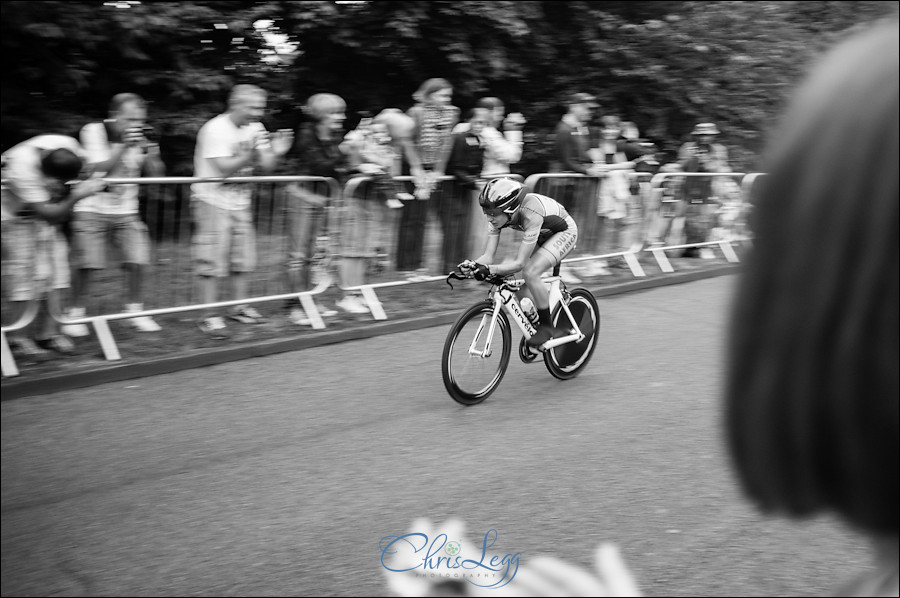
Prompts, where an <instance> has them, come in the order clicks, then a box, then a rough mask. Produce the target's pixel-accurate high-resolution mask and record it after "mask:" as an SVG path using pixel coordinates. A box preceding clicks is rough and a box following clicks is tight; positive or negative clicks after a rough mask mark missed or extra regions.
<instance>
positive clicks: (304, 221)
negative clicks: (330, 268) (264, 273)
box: [286, 93, 368, 326]
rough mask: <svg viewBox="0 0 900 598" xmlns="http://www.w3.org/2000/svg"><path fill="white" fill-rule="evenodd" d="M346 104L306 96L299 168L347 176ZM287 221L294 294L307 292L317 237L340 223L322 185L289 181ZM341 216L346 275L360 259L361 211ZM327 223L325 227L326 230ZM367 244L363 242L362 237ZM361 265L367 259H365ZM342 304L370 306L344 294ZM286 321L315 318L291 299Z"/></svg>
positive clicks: (356, 309) (329, 312) (326, 312)
mask: <svg viewBox="0 0 900 598" xmlns="http://www.w3.org/2000/svg"><path fill="white" fill-rule="evenodd" d="M346 109H347V103H346V102H345V101H344V99H343V98H341V97H340V96H337V95H335V94H333V93H317V94H314V95H312V96H310V97H309V99H307V101H306V104H305V105H304V106H303V114H304V117H305V121H304V122H303V123H302V124H301V125H300V128H299V130H298V132H297V137H296V143H295V144H294V148H293V150H292V158H294V160H293V162H296V172H297V173H298V174H302V175H306V176H322V177H329V178H333V179H335V180H336V181H337V182H338V184H339V185H343V183H344V182H345V181H346V179H347V174H348V173H349V172H350V170H351V164H350V162H349V160H348V157H347V155H346V154H345V153H344V152H343V151H342V150H341V147H340V146H341V142H342V141H343V134H344V121H345V120H346V118H347V116H346ZM286 191H287V221H288V260H287V278H288V286H289V288H290V290H291V292H300V291H308V290H310V289H311V288H312V282H313V281H312V274H313V271H312V269H313V258H314V256H315V252H316V242H317V239H318V238H319V236H321V235H323V234H325V235H327V234H328V232H327V231H328V230H329V229H331V230H333V231H334V232H337V228H336V227H337V224H338V223H337V222H336V221H335V220H334V219H332V220H329V218H333V216H331V213H329V211H328V209H327V208H328V207H329V206H328V204H329V202H331V201H332V200H334V199H337V198H332V197H329V196H328V195H327V194H323V193H322V192H321V191H322V189H321V188H320V185H319V184H309V183H291V184H290V185H288V186H287V189H286ZM348 207H349V208H351V209H348V210H346V211H345V213H344V218H343V219H342V223H341V224H342V225H343V226H344V230H343V231H342V232H343V234H342V235H341V237H342V240H343V241H344V242H345V245H344V249H343V251H344V252H345V253H347V254H348V255H350V256H351V257H350V258H349V260H342V264H341V268H342V270H343V273H342V277H344V276H346V272H347V270H349V269H352V268H353V267H355V265H356V264H357V262H360V261H361V260H358V259H357V257H356V256H355V252H356V247H357V246H356V243H357V240H356V239H353V238H352V228H353V227H354V226H355V224H356V221H357V218H358V217H359V215H358V214H357V213H356V212H355V211H354V210H353V209H352V208H355V207H356V206H355V204H354V205H349V206H348ZM326 227H327V228H326ZM363 242H364V241H363ZM362 263H363V264H364V263H365V262H362ZM338 306H339V307H341V308H343V309H345V310H346V311H349V312H350V313H366V312H368V309H367V308H366V307H365V305H364V304H363V303H362V302H361V300H357V299H350V297H349V295H348V296H345V297H344V298H342V300H341V301H340V302H339V303H338ZM287 307H288V309H289V310H290V311H289V314H288V319H289V320H290V321H291V322H292V323H293V324H296V325H298V326H309V325H311V324H312V321H311V320H310V319H309V316H308V314H307V313H306V311H305V310H304V309H303V306H302V305H301V304H300V301H299V300H296V299H295V300H292V301H290V302H289V303H288V305H287ZM317 311H318V312H319V314H320V315H322V316H324V317H331V316H335V315H337V312H336V311H335V310H333V309H330V308H327V307H324V306H321V305H318V306H317Z"/></svg>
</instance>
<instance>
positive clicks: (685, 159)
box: [678, 123, 731, 257]
mask: <svg viewBox="0 0 900 598" xmlns="http://www.w3.org/2000/svg"><path fill="white" fill-rule="evenodd" d="M691 135H692V136H693V137H694V140H693V141H689V142H687V143H685V144H684V145H682V146H681V149H679V150H678V162H679V163H680V164H681V166H682V169H683V170H684V172H731V168H730V167H729V166H728V150H727V149H726V148H725V146H724V145H722V144H721V143H716V142H715V140H716V136H717V135H719V129H718V127H716V125H715V124H714V123H699V124H698V125H697V126H696V127H694V130H693V131H692V132H691ZM681 190H682V193H683V195H684V209H685V212H684V235H685V240H684V242H685V243H686V244H691V243H702V242H704V241H706V240H707V239H708V237H709V232H710V229H711V228H712V226H711V216H712V214H713V213H714V212H715V211H716V210H717V209H718V207H719V205H720V201H719V198H718V197H716V196H715V195H714V194H713V192H712V190H713V186H712V177H697V176H693V177H685V179H684V183H683V184H682V187H681ZM704 250H705V251H703V252H702V253H703V254H704V255H703V257H711V250H709V249H708V248H704ZM700 255H701V251H700V249H699V248H697V247H688V248H686V249H685V250H684V252H683V253H682V257H698V256H700Z"/></svg>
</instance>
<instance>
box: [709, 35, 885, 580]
mask: <svg viewBox="0 0 900 598" xmlns="http://www.w3.org/2000/svg"><path fill="white" fill-rule="evenodd" d="M897 40H898V26H897V21H896V20H892V21H890V22H888V23H885V24H882V25H879V26H877V27H876V28H874V29H871V30H869V31H867V32H865V33H863V34H861V35H860V34H858V35H856V36H854V37H852V38H850V39H849V40H846V41H844V42H843V43H841V44H840V45H839V46H837V47H836V48H835V49H834V50H832V51H831V52H830V53H829V54H828V55H827V56H826V57H825V59H824V60H823V61H822V62H821V63H820V64H819V65H818V66H817V67H816V68H815V69H814V70H813V71H812V73H811V75H810V77H809V78H808V79H807V81H806V82H805V84H804V85H803V87H802V88H801V89H800V91H799V92H798V93H797V95H796V96H795V98H794V101H793V104H792V106H791V108H790V109H789V110H788V112H787V113H786V114H785V118H784V121H783V123H782V124H781V127H780V129H779V132H778V136H777V139H775V141H774V143H773V144H772V146H771V147H770V151H769V154H768V164H767V168H766V169H765V172H768V173H769V175H768V176H766V177H764V178H763V179H762V181H761V183H760V185H759V192H758V193H756V194H755V205H754V212H753V220H752V228H753V232H754V242H753V246H754V249H753V251H752V255H751V256H750V257H749V259H748V260H747V262H746V271H745V272H744V274H743V278H742V280H741V283H740V286H739V288H738V290H737V294H736V299H735V306H734V311H733V322H732V330H731V335H730V347H729V350H730V355H729V375H728V380H727V397H726V413H725V415H726V424H727V431H728V442H729V444H730V449H731V453H732V456H733V458H734V461H735V464H736V467H737V471H738V476H739V478H740V481H741V483H742V484H743V488H744V490H745V491H746V492H747V493H748V494H749V495H750V497H751V498H752V499H753V501H754V502H755V503H756V504H757V505H758V506H759V507H761V508H762V509H763V510H764V511H767V512H772V513H777V514H783V515H788V516H791V517H802V516H807V515H815V514H819V513H824V512H832V513H837V514H838V515H839V516H840V517H841V518H842V519H843V520H844V521H845V522H847V523H849V524H850V525H851V526H853V527H854V528H856V529H859V530H864V531H866V532H867V533H869V534H871V535H872V536H874V537H876V538H879V539H880V544H881V545H882V546H884V545H886V546H887V547H888V548H887V550H888V552H890V551H893V552H894V553H895V554H894V560H893V565H892V566H893V567H894V568H896V567H897V560H896V549H897V537H898V522H897V510H898V504H900V500H898V475H897V474H898V469H900V465H898V459H897V456H898V440H900V435H898V421H900V414H898V357H900V354H898V302H900V295H898V277H900V263H898V209H897V207H898V161H900V150H898V118H900V117H898V77H897V72H898V71H897V69H898V53H897ZM888 577H889V578H893V583H894V584H896V576H895V574H891V575H889V576H888ZM894 588H896V586H894ZM877 591H878V590H876V593H877ZM893 591H894V592H896V589H894V590H893ZM895 595H896V594H895Z"/></svg>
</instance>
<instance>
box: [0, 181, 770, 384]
mask: <svg viewBox="0 0 900 598" xmlns="http://www.w3.org/2000/svg"><path fill="white" fill-rule="evenodd" d="M762 175H763V173H750V174H744V173H684V172H672V173H659V174H656V175H653V176H652V178H650V181H649V189H647V187H648V185H647V184H646V182H645V181H644V179H645V178H646V177H648V176H649V175H645V174H643V173H631V175H630V176H631V177H632V178H637V179H639V180H640V181H641V182H644V184H643V185H641V187H642V190H641V194H640V198H639V201H638V203H639V204H640V206H639V207H640V214H639V217H638V218H637V219H636V220H634V221H633V222H632V223H631V224H632V226H634V227H635V228H636V230H637V231H638V237H637V240H636V241H635V242H633V243H632V244H631V246H630V247H629V248H628V249H625V250H622V251H616V252H610V253H601V254H593V253H590V252H588V251H585V252H581V254H580V255H575V256H572V257H569V258H567V259H566V260H564V261H565V262H566V263H578V262H586V261H591V260H599V259H608V258H622V259H623V260H624V261H625V263H626V264H627V265H628V267H629V268H630V270H631V272H632V274H633V275H634V276H636V277H643V276H645V275H646V274H645V272H644V270H643V267H642V266H641V263H640V261H639V260H638V254H640V253H641V252H649V253H650V254H652V255H653V257H654V258H655V260H656V262H657V264H658V265H659V267H660V269H661V271H663V272H673V271H674V268H673V267H672V265H671V262H669V260H668V258H667V256H666V251H671V250H679V249H685V248H688V247H719V248H720V249H721V251H722V252H723V254H724V256H725V258H726V259H727V260H728V261H730V262H737V261H738V257H737V254H736V253H735V251H734V248H733V247H732V242H741V241H744V240H747V239H746V238H740V237H734V238H730V239H719V240H714V241H704V242H701V243H689V244H676V245H666V244H665V242H664V238H660V237H659V236H658V235H656V231H654V227H655V226H658V225H660V224H661V222H662V220H663V219H665V218H670V219H675V218H678V217H679V214H678V210H677V209H676V210H674V211H672V210H671V209H669V208H670V207H671V205H672V204H675V205H677V204H679V203H680V202H681V200H680V199H677V198H676V199H673V198H672V197H670V196H669V197H667V196H666V195H665V194H664V186H665V185H666V184H669V183H672V182H678V181H683V180H684V179H685V177H696V176H703V177H711V176H713V177H714V176H727V177H732V178H733V179H735V178H738V177H742V178H741V186H740V189H741V191H742V195H743V197H744V202H743V203H744V204H746V202H747V198H749V193H750V190H751V187H752V185H753V183H754V182H755V181H756V180H758V178H759V177H761V176H762ZM498 176H510V177H513V178H516V179H517V180H522V177H521V176H519V175H498ZM602 178H603V177H602V176H585V175H581V174H573V173H540V174H534V175H531V176H529V177H528V178H527V179H526V180H525V181H524V184H525V186H526V188H527V189H528V190H529V191H534V192H538V193H544V194H547V195H549V196H551V197H554V199H557V200H559V199H560V197H559V196H560V190H561V189H562V190H563V191H562V192H563V194H565V193H570V195H569V196H565V195H563V197H562V200H563V202H564V203H565V202H566V201H569V202H572V201H576V200H577V198H578V197H579V196H580V194H586V195H587V197H589V198H591V197H593V198H594V199H593V200H589V201H587V202H584V203H583V204H582V206H575V208H574V209H573V211H575V212H576V213H577V214H582V213H584V212H585V211H586V215H581V216H580V217H581V220H582V221H584V220H585V219H587V220H596V205H597V204H596V195H597V186H598V184H599V183H600V181H601V179H602ZM225 180H226V179H215V178H196V177H159V178H139V179H125V178H117V179H113V178H110V179H107V181H108V182H109V183H110V184H138V185H141V186H142V194H144V201H143V202H142V213H141V216H142V218H143V219H144V221H145V222H146V223H147V224H148V228H149V229H150V235H151V267H150V268H148V270H147V275H148V277H149V278H150V280H147V281H145V287H146V288H147V290H148V291H149V289H151V288H152V289H155V290H156V291H157V293H156V294H153V295H151V293H150V292H147V293H146V295H147V297H148V300H147V301H146V303H147V304H148V308H147V309H145V310H144V311H141V312H139V313H134V312H128V313H125V312H122V311H121V310H119V309H115V308H112V309H111V308H110V304H109V301H106V304H105V305H103V306H102V307H101V309H100V312H101V313H99V314H97V313H94V315H89V316H86V317H84V318H79V319H67V318H65V317H64V316H63V315H62V314H61V313H59V310H58V309H53V310H51V311H53V312H54V313H52V314H51V315H52V316H53V317H54V318H56V319H57V321H58V322H59V323H60V324H87V325H90V326H92V327H93V329H94V331H95V332H96V334H97V338H98V340H99V342H100V345H101V348H102V350H103V354H104V357H105V358H106V359H107V360H118V359H121V354H120V353H119V350H118V347H117V345H116V342H115V339H114V337H113V335H112V332H111V331H110V328H109V322H110V321H117V320H125V319H129V318H133V317H138V316H157V315H163V314H173V313H181V312H188V311H198V310H204V309H212V308H223V307H229V306H234V305H241V304H252V303H262V302H271V301H279V300H291V299H299V301H300V302H301V304H302V305H303V307H304V310H305V311H306V313H307V315H308V317H309V318H310V320H311V323H312V326H313V328H316V329H322V328H324V327H325V323H324V320H323V319H322V317H321V314H320V313H319V310H318V306H317V305H316V302H315V301H314V299H313V297H314V296H316V295H319V294H321V293H323V292H324V291H325V290H327V289H328V288H329V287H330V286H331V282H332V280H333V279H334V278H335V277H337V278H338V280H340V276H339V275H337V274H335V273H332V274H331V275H329V276H323V277H321V278H320V279H319V281H318V282H317V284H316V285H315V287H314V288H313V289H311V290H308V291H303V292H285V288H284V287H285V277H284V268H285V261H286V226H287V222H286V221H287V219H286V218H285V217H283V216H284V213H285V208H286V197H285V192H284V184H285V183H293V182H296V183H302V184H304V185H314V186H316V192H318V193H321V194H323V195H326V196H327V197H329V199H330V202H329V206H328V207H327V208H326V219H327V225H326V229H325V230H324V231H323V234H324V235H325V236H326V237H329V238H330V240H331V245H330V247H329V251H330V253H331V255H330V256H329V257H330V258H331V259H332V260H339V259H343V258H346V257H362V258H365V259H367V260H369V261H371V260H377V259H382V260H383V261H388V262H390V264H391V265H390V267H388V269H387V271H386V272H384V273H383V275H382V276H381V278H385V277H386V278H387V279H386V280H374V278H376V277H371V278H367V280H366V281H365V282H362V283H361V284H345V283H344V281H340V282H339V283H338V285H337V286H338V288H340V289H341V290H343V291H347V292H352V291H356V292H359V293H361V294H362V296H363V297H364V298H365V300H366V304H367V306H368V307H369V309H370V311H371V314H372V317H373V318H374V319H376V320H385V319H387V314H386V313H385V311H384V306H383V305H382V303H381V301H380V300H379V298H378V296H377V294H376V289H384V288H388V287H399V286H408V285H414V284H418V283H422V282H434V281H439V280H442V279H443V278H444V277H445V275H446V273H443V272H442V273H439V274H437V275H425V276H420V277H418V278H415V279H413V280H403V279H400V278H399V275H398V270H399V269H398V268H396V267H395V266H396V265H397V264H396V260H397V259H398V255H397V253H399V252H400V251H403V250H404V247H403V244H402V242H401V238H402V234H404V231H403V228H402V226H401V219H400V215H401V214H402V210H400V209H395V208H390V207H387V206H386V204H384V203H381V202H379V201H378V198H376V197H373V193H374V189H373V186H372V184H371V183H372V178H371V177H355V178H352V179H350V180H349V181H348V182H347V184H346V185H345V187H344V188H343V189H341V188H340V186H339V185H338V183H337V182H336V181H335V180H334V179H331V178H326V177H309V176H270V177H233V178H229V179H227V182H229V183H246V184H253V185H255V189H254V192H255V195H256V197H255V200H254V202H253V210H254V221H255V224H256V227H257V243H258V249H257V253H258V256H259V259H258V262H259V263H258V268H257V271H256V272H254V273H252V283H251V292H250V294H251V296H250V297H248V298H244V299H235V300H229V301H217V302H214V303H207V304H201V303H196V302H195V299H194V297H193V288H194V284H193V283H194V280H195V278H196V276H195V274H194V269H193V263H192V260H191V257H190V253H191V252H190V247H191V245H190V243H191V232H192V231H191V217H190V196H191V194H190V189H189V187H188V185H190V184H192V183H197V182H223V181H225ZM395 180H396V181H397V182H400V183H406V184H408V183H409V182H410V181H411V180H412V177H409V176H405V177H395ZM451 180H452V177H450V176H445V177H443V179H442V183H446V182H448V181H451ZM407 189H409V190H410V191H411V190H412V189H411V186H409V185H407ZM445 192H447V189H446V188H444V187H442V186H439V187H438V188H436V189H435V191H434V193H433V194H432V196H431V198H430V199H429V200H424V201H423V200H410V201H409V202H404V208H403V209H406V206H408V205H409V203H410V202H416V204H418V203H419V202H421V205H422V206H423V207H424V206H427V204H428V202H429V201H440V199H441V197H442V195H441V194H443V193H445ZM476 197H477V195H474V194H473V195H472V197H471V205H472V212H471V217H472V225H473V226H480V225H481V224H483V225H484V226H485V231H486V226H487V224H486V222H484V220H483V217H482V216H481V210H480V209H479V208H478V204H477V199H476ZM355 200H361V202H362V205H363V206H365V208H364V209H365V210H368V211H370V212H371V214H369V216H371V219H370V221H369V222H368V226H369V229H368V232H367V233H364V234H367V235H369V237H367V238H370V240H372V239H374V240H372V242H373V243H377V245H376V246H375V248H372V249H371V251H368V252H366V253H365V254H364V255H354V256H350V255H349V254H347V253H346V252H345V251H344V249H343V246H344V245H346V244H347V242H349V241H350V239H344V243H342V242H341V236H342V235H344V234H345V233H346V232H347V231H346V230H344V225H345V224H346V223H347V222H348V212H347V210H351V209H359V207H360V204H359V203H356V204H354V203H353V202H354V201H355ZM570 205H571V203H570ZM584 206H587V207H584ZM664 208H666V209H665V211H664ZM664 212H665V213H664ZM577 219H578V218H577V217H576V220H577ZM582 221H579V229H580V230H581V225H582ZM585 228H586V229H587V235H586V237H587V242H588V244H590V243H591V242H593V241H592V239H591V237H590V235H591V234H592V233H591V231H590V226H586V227H585ZM665 229H666V230H665V232H666V233H668V232H670V231H671V225H667V226H666V227H665ZM355 230H356V229H354V232H355ZM472 230H473V231H474V229H472ZM503 237H504V238H502V239H501V245H502V246H501V247H500V248H499V249H498V251H499V252H505V253H504V255H508V254H509V252H510V251H515V247H517V246H518V243H519V242H520V239H521V233H519V234H518V235H515V234H513V235H503ZM474 244H475V243H474V242H473V246H472V247H471V251H472V255H477V253H478V252H480V248H477V247H474ZM590 248H591V247H590V246H589V247H588V249H590ZM432 251H433V250H432ZM111 261H113V262H114V261H115V260H114V259H113V260H111ZM107 271H115V269H114V268H108V269H107ZM391 277H393V278H391ZM101 284H102V281H100V282H98V281H95V283H94V286H95V287H96V286H100V285H101ZM119 288H122V284H121V282H119ZM95 299H96V298H95ZM100 302H101V303H103V301H102V300H101V301H100ZM90 307H92V308H95V309H89V313H93V312H96V311H97V309H96V306H94V304H93V303H90ZM103 308H105V309H103ZM37 310H38V303H37V302H36V301H32V302H30V303H28V305H27V306H26V309H25V310H24V312H23V313H22V314H21V315H20V316H19V317H18V319H17V320H16V321H15V322H13V323H11V324H9V325H4V326H2V330H0V333H2V336H0V341H2V342H0V349H2V367H3V375H4V376H15V375H18V369H17V368H16V365H15V361H14V359H13V356H12V353H11V351H10V348H9V344H8V339H7V334H8V333H10V332H15V331H18V330H21V329H23V328H25V327H26V326H28V325H29V324H30V323H31V322H32V321H33V320H34V318H35V315H36V314H37Z"/></svg>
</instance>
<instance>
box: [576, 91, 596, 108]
mask: <svg viewBox="0 0 900 598" xmlns="http://www.w3.org/2000/svg"><path fill="white" fill-rule="evenodd" d="M572 104H587V105H589V106H590V107H591V108H599V107H600V104H598V103H597V98H595V97H594V96H592V95H591V94H589V93H573V94H572V95H571V96H569V105H570V106H571V105H572Z"/></svg>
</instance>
